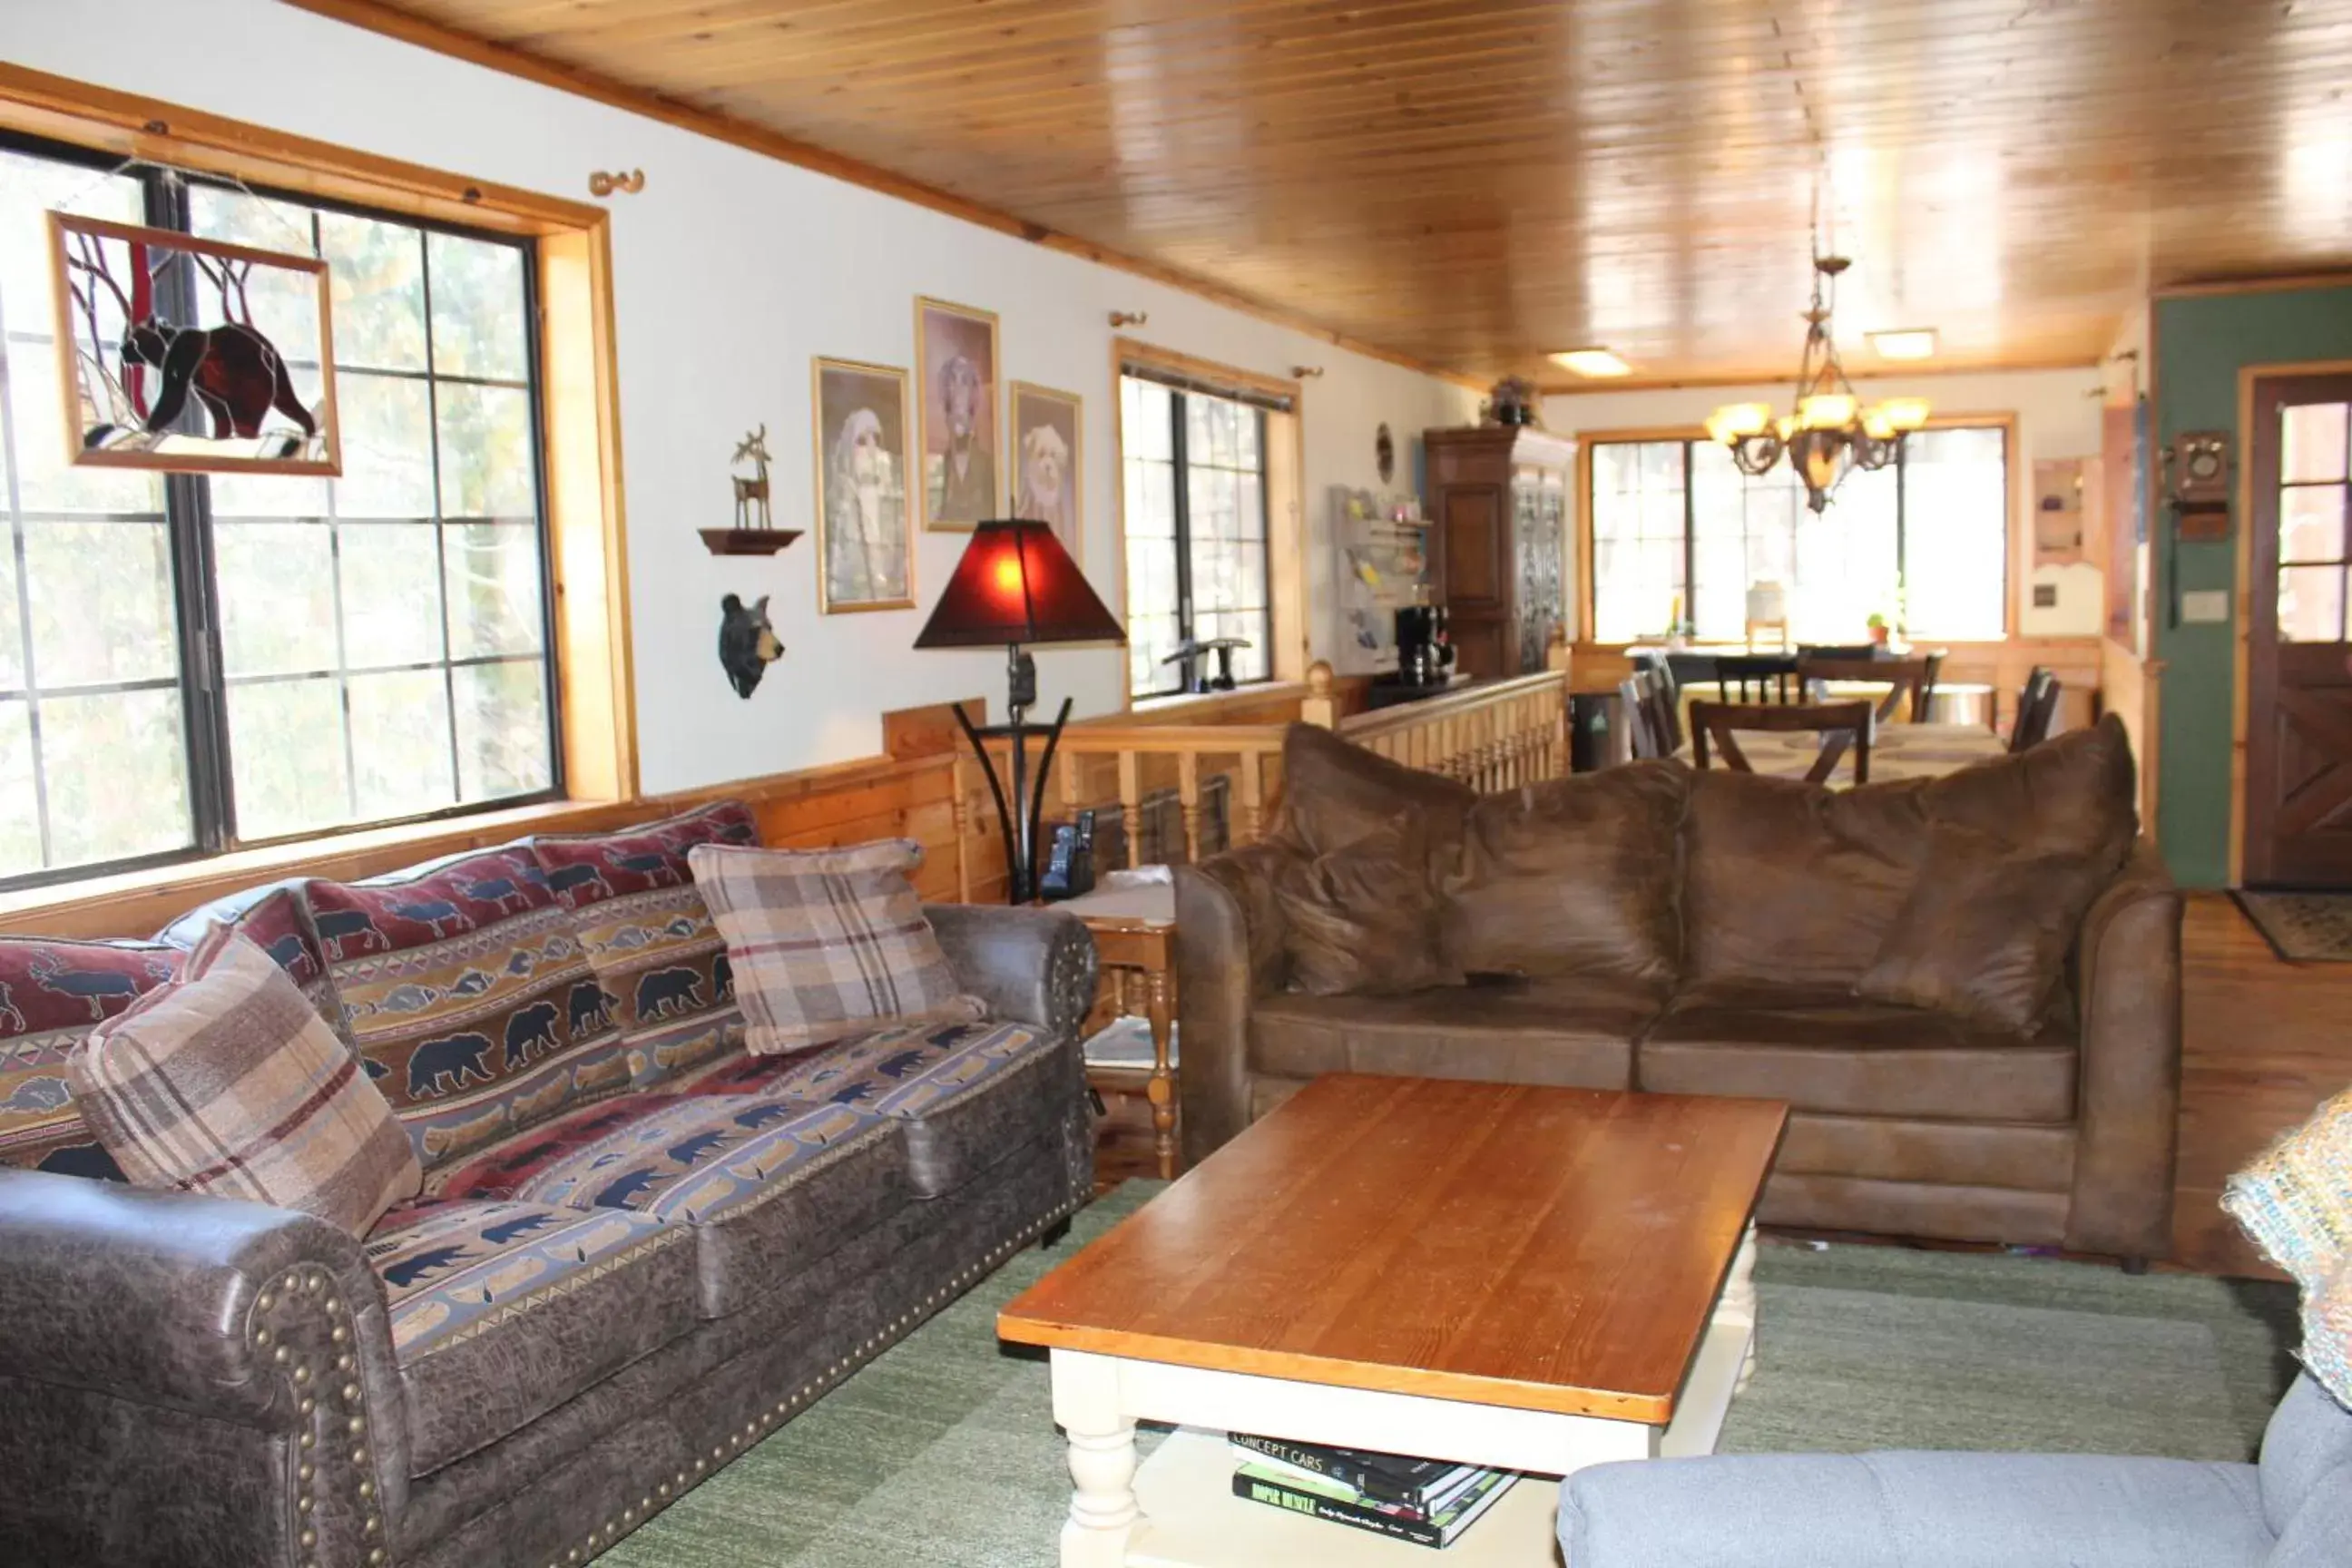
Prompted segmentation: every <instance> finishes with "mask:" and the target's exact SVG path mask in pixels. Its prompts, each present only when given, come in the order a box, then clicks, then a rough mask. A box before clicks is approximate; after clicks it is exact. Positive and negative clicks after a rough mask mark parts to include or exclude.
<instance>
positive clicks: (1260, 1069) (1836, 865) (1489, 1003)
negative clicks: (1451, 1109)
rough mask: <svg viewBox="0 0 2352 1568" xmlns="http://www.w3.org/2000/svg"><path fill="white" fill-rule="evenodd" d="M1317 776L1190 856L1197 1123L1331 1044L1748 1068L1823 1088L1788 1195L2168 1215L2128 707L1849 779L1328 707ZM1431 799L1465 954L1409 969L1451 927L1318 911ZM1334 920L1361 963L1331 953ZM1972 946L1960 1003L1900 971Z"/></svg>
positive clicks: (1606, 1063) (2104, 1215)
mask: <svg viewBox="0 0 2352 1568" xmlns="http://www.w3.org/2000/svg"><path fill="white" fill-rule="evenodd" d="M1285 779H1286V783H1285V795H1286V799H1285V803H1284V809H1283V811H1282V813H1281V816H1280V824H1279V826H1278V828H1277V830H1276V833H1275V834H1274V836H1273V837H1270V838H1269V839H1267V840H1266V841H1265V842H1262V843H1259V844H1255V845H1251V846H1248V847H1244V848H1242V849H1239V850H1236V851H1234V852H1232V853H1229V854H1226V855H1223V856H1219V857H1217V858H1214V859H1212V860H1209V861H1207V862H1205V863H1203V864H1202V866H1200V867H1198V868H1179V869H1178V871H1177V879H1176V887H1177V912H1178V927H1179V937H1178V946H1177V965H1178V974H1179V1012H1180V1017H1181V1037H1182V1048H1183V1070H1182V1089H1181V1093H1182V1112H1183V1127H1184V1144H1185V1152H1186V1154H1187V1156H1188V1158H1190V1159H1192V1160H1198V1159H1200V1158H1202V1157H1203V1156H1204V1155H1206V1154H1207V1153H1208V1152H1210V1151H1212V1150H1213V1149H1215V1148H1216V1147H1217V1146H1218V1145H1219V1144H1221V1143H1223V1142H1225V1141H1226V1140H1228V1139H1230V1138H1232V1137H1233V1136H1234V1134H1235V1133H1236V1132H1238V1131H1240V1130H1241V1129H1242V1128H1243V1127H1244V1126H1245V1125H1247V1124H1248V1122H1250V1121H1252V1120H1253V1119H1255V1117H1257V1116H1260V1115H1262V1114H1264V1113H1265V1110H1267V1109H1268V1108H1269V1107H1271V1106H1273V1105H1275V1104H1276V1103H1278V1102H1279V1101H1280V1100H1282V1099H1283V1098H1285V1097H1286V1096H1287V1095H1289V1094H1291V1093H1293V1092H1295V1091H1296V1090H1297V1089H1298V1088H1300V1087H1301V1086H1302V1085H1304V1084H1305V1083H1306V1082H1307V1081H1308V1080H1309V1079H1313V1078H1314V1077H1316V1076H1317V1075H1318V1074H1320V1073H1326V1072H1337V1071H1349V1072H1370V1073H1390V1074H1402V1075H1428V1076H1433V1077H1449V1078H1473V1079H1496V1080H1502V1081H1507V1082H1524V1083H1541V1084H1561V1085H1571V1086H1580V1087H1587V1088H1598V1089H1649V1090H1662V1091H1674V1092H1681V1093H1696V1094H1724V1095H1749V1096H1759V1097H1764V1098H1769V1099H1776V1100H1785V1101H1787V1102H1788V1103H1789V1105H1790V1109H1791V1112H1792V1114H1791V1116H1790V1123H1789V1132H1788V1136H1787V1140H1786V1142H1784V1143H1783V1145H1782V1147H1781V1150H1780V1157H1779V1162H1778V1164H1777V1166H1776V1169H1775V1173H1774V1174H1773V1176H1772V1178H1771V1181H1770V1184H1769V1186H1768V1187H1767V1189H1766V1192H1765V1195H1764V1199H1763V1203H1762V1206H1761V1208H1760V1210H1759V1218H1760V1219H1762V1220H1764V1221H1765V1222H1767V1223H1772V1224H1780V1225H1786V1226H1802V1227H1812V1228H1824V1229H1844V1230H1858V1231H1873V1232H1885V1233H1893V1234H1899V1235H1907V1236H1917V1237H1943V1238H1950V1239H1958V1240H1972V1241H1991V1242H2007V1243H2018V1244H2036V1245H2046V1246H2063V1247H2070V1248H2074V1249H2078V1250H2082V1251H2087V1252H2095V1253H2105V1254H2110V1255H2114V1256H2117V1257H2121V1258H2126V1259H2145V1258H2151V1257H2160V1256H2162V1255H2163V1254H2165V1253H2166V1252H2167V1251H2168V1249H2169V1245H2170V1227H2171V1211H2172V1162H2173V1145H2174V1136H2175V1121H2176V1116H2177V1110H2178V1101H2179V1047H2180V1028H2179V1016H2180V960H2179V926H2180V912H2181V906H2180V899H2179V893H2178V891H2177V890H2176V889H2175V888H2174V887H2173V885H2172V882H2171V880H2170V879H2169V878H2168V876H2167V874H2166V872H2165V870H2164V868H2163V866H2162V864H2161V862H2160V861H2159V860H2158V858H2157V857H2156V856H2155V854H2154V853H2153V852H2152V851H2151V850H2150V849H2148V848H2147V847H2146V846H2145V845H2142V844H2138V843H2137V841H2136V833H2137V825H2136V822H2135V818H2134V806H2133V798H2134V795H2133V784H2132V764H2131V756H2130V751H2129V746H2128V742H2126V739H2125V737H2124V735H2123V732H2122V730H2121V728H2120V726H2119V725H2116V723H2115V722H2114V721H2107V722H2106V723H2105V724H2102V725H2100V726H2098V727H2096V728H2095V729H2092V730H2089V731H2079V732H2076V733H2074V734H2071V735H2068V736H2064V737H2062V738H2061V739H2059V740H2058V741H2055V742H2050V743H2048V744H2046V745H2044V746H2042V747H2040V748H2037V749H2035V750H2033V751H2031V752H2025V753H2022V754H2021V755H2019V756H2016V757H2012V758H2007V759H2003V760H2001V761H1999V762H1996V763H1988V764H1984V765H1981V766H1979V767H1976V768H1971V769H1969V770H1966V771H1965V772H1963V773H1956V774H1953V775H1950V776H1948V777H1947V778H1943V779H1937V780H1924V781H1923V780H1911V781H1904V782H1899V783H1891V784H1881V785H1870V786H1865V787H1864V788H1861V789H1856V790H1851V791H1843V792H1831V791H1826V790H1823V789H1820V788H1817V787H1815V786H1811V785H1806V784H1796V783H1792V782H1790V781H1786V780H1780V779H1773V778H1766V777H1758V776H1753V775H1749V774H1744V773H1719V772H1709V773H1695V772H1693V771H1691V770H1689V769H1687V768H1685V767H1684V766H1682V765H1681V764H1680V763H1635V764H1633V765H1630V766H1627V767H1622V768H1618V769H1612V770H1610V771H1607V772H1604V773H1596V774H1587V775H1580V776H1578V777H1575V778H1571V779H1565V780H1560V781H1557V782H1554V783H1550V784H1539V785H1535V786H1531V787H1530V788H1528V789H1524V790H1520V791H1517V792H1513V793H1510V794H1507V795H1490V796H1486V797H1483V798H1482V797H1476V796H1473V795H1471V794H1470V793H1469V792H1468V791H1467V790H1465V789H1463V788H1462V787H1461V786H1459V785H1457V784H1452V783H1451V782H1449V781H1446V780H1444V779H1440V778H1437V777H1435V776H1433V775H1431V774H1426V773H1410V772H1408V771H1407V770H1404V769H1402V768H1399V767H1397V766H1396V765H1395V764H1393V763H1386V762H1383V761H1382V760H1381V759H1379V758H1377V757H1373V756H1370V754H1369V753H1366V752H1359V751H1356V750H1355V749H1354V748H1351V747H1349V746H1347V745H1346V744H1345V743H1344V742H1339V741H1336V740H1334V739H1332V738H1331V737H1329V736H1328V735H1326V734H1324V733H1323V732H1321V731H1313V730H1307V729H1304V728H1303V727H1302V729H1301V730H1299V731H1295V732H1294V734H1293V736H1292V738H1291V741H1290V743H1289V745H1288V748H1287V752H1286V773H1285ZM1400 828H1402V829H1403V830H1405V831H1407V832H1408V833H1409V835H1410V837H1411V838H1412V839H1414V840H1418V841H1419V842H1420V845H1421V847H1425V848H1426V851H1427V866H1426V874H1427V878H1428V887H1429V889H1430V891H1431V893H1432V894H1433V908H1434V910H1435V914H1434V922H1435V923H1434V930H1433V937H1432V940H1433V941H1434V942H1435V943H1436V949H1435V951H1436V952H1437V953H1438V954H1439V956H1440V959H1441V961H1442V965H1441V966H1442V967H1444V968H1445V969H1447V970H1450V971H1452V972H1454V973H1453V974H1452V975H1448V976H1446V977H1444V978H1448V979H1450V978H1454V976H1456V975H1458V976H1459V977H1460V979H1461V983H1459V984H1444V983H1441V984H1433V985H1425V986H1423V987H1421V988H1418V989H1412V990H1404V991H1398V990H1396V989H1394V988H1393V987H1392V986H1391V985H1390V984H1386V983H1385V978H1386V977H1388V976H1391V975H1394V974H1397V973H1410V972H1412V970H1414V969H1415V968H1416V967H1418V966H1419V963H1420V959H1421V956H1422V955H1421V954H1419V953H1417V952H1409V951H1406V950H1405V949H1404V948H1403V947H1401V946H1399V945H1398V944H1397V942H1396V939H1395V937H1394V935H1393V931H1383V930H1382V929H1381V928H1382V926H1383V922H1382V921H1378V920H1375V921H1372V922H1371V926H1370V927H1360V928H1350V927H1349V926H1348V924H1347V922H1346V921H1341V922H1340V923H1339V929H1338V931H1337V932H1336V933H1335V932H1334V931H1319V932H1318V931H1301V930H1300V929H1298V925H1297V916H1298V911H1299V909H1300V905H1299V901H1298V900H1297V899H1296V898H1294V897H1292V896H1291V889H1294V888H1295V887H1296V886H1297V884H1298V883H1299V882H1300V881H1301V880H1302V879H1307V880H1312V879H1313V878H1315V877H1316V876H1318V875H1320V876H1322V877H1323V878H1324V883H1323V884H1322V885H1325V886H1326V887H1327V890H1328V884H1329V881H1330V877H1331V876H1332V875H1339V877H1340V879H1341V880H1342V881H1344V880H1345V872H1344V868H1343V869H1342V870H1341V871H1340V872H1338V873H1334V872H1331V871H1330V867H1331V866H1332V865H1334V864H1337V863H1336V862H1329V861H1324V862H1321V864H1322V866H1323V868H1324V869H1323V870H1322V871H1321V872H1318V871H1317V869H1316V868H1317V867H1318V858H1322V857H1330V856H1334V855H1335V854H1339V855H1344V853H1345V851H1346V850H1347V847H1349V845H1351V844H1360V843H1362V842H1364V841H1367V840H1368V839H1370V836H1372V835H1375V834H1379V833H1382V832H1393V831H1397V830H1399V829H1400ZM1379 842H1383V843H1385V842H1387V841H1385V840H1382V841H1379ZM1955 846H1958V847H1957V848H1955ZM1406 858H1411V856H1410V853H1409V852H1408V855H1407V857H1406ZM1419 872H1420V868H1419V867H1415V868H1413V874H1414V875H1415V876H1418V875H1419ZM1356 885H1357V887H1358V890H1359V891H1361V890H1363V889H1362V884H1361V881H1360V880H1359V882H1358V883H1357V884H1356ZM1286 911H1288V912H1287V913H1286ZM1898 928H1899V929H1900V930H1901V931H1903V933H1904V936H1905V939H1906V940H1907V941H1909V942H1911V944H1912V945H1913V947H1914V949H1915V950H1916V951H1915V952H1914V953H1913V955H1912V959H1911V962H1910V967H1909V969H1908V970H1905V969H1904V968H1902V967H1901V966H1900V965H1898V966H1897V967H1896V968H1895V970H1892V971H1890V970H1889V969H1888V967H1887V964H1888V961H1889V954H1888V952H1887V951H1885V950H1886V949H1888V948H1889V947H1890V946H1891V945H1893V944H1895V940H1896V934H1895V933H1896V932H1897V931H1898ZM1351 930H1352V931H1353V935H1352V937H1351V936H1350V931H1351ZM1368 931H1369V932H1370V934H1369V935H1368V934H1367V932H1368ZM1335 934H1336V935H1337V936H1338V937H1339V940H1340V942H1341V952H1340V953H1339V957H1340V958H1341V959H1342V961H1343V962H1344V961H1346V960H1347V959H1348V958H1349V956H1350V954H1349V952H1348V951H1347V949H1346V946H1345V944H1346V942H1348V941H1349V940H1353V941H1354V942H1356V944H1357V946H1358V948H1359V949H1360V950H1361V951H1358V952H1354V953H1353V955H1352V956H1353V957H1354V958H1356V959H1359V960H1360V967H1361V977H1360V978H1361V982H1362V983H1361V984H1359V985H1356V986H1352V987H1350V988H1349V990H1348V991H1345V992H1342V993H1341V994H1311V993H1310V992H1308V991H1306V990H1302V989H1299V988H1297V984H1295V977H1296V975H1297V973H1300V972H1301V966H1300V965H1299V964H1298V963H1294V962H1293V959H1294V955H1295V954H1297V953H1298V952H1300V951H1301V948H1302V943H1305V944H1307V947H1308V948H1309V949H1310V950H1311V948H1312V946H1313V944H1314V943H1315V942H1317V941H1328V940H1329V939H1331V938H1333V937H1334V936H1335ZM1383 942H1386V943H1388V944H1389V948H1390V951H1386V952H1383V951H1381V944H1382V943H1383ZM2004 942H2005V943H2007V944H2008V948H2009V952H2007V953H2006V955H2005V956H2000V957H1998V958H1996V959H1994V960H1989V961H1983V962H1979V960H1978V958H1977V957H1975V956H1972V955H1980V954H1983V953H1985V952H1989V951H1991V950H1993V949H1997V948H1999V947H2000V945H2001V944H2002V943H2004ZM2021 942H2022V943H2023V945H2024V946H2026V947H2032V946H2033V945H2034V944H2036V943H2039V944H2040V947H2041V951H2042V952H2044V953H2045V954H2046V956H2047V958H2048V960H2049V963H2047V964H2046V965H2044V967H2045V968H2046V969H2047V970H2048V971H2049V972H2050V973H2049V979H2050V981H2051V983H2050V984H2049V985H2048V988H2047V991H2046V994H2045V993H2043V992H2042V991H2039V990H2037V989H2035V988H2034V987H2035V984H2036V983H2035V982H2033V981H2032V979H2031V978H2030V977H2029V976H2027V975H2026V974H2025V973H2024V972H2023V968H2021V966H2019V965H2018V964H2016V963H2013V962H2012V961H2013V960H2015V959H2016V957H2017V953H2018V950H2019V948H2020V945H2021ZM2062 953H2063V966H2061V964H2060V962H2059V960H2060V955H2061V954H2062ZM1310 956H1311V952H1310ZM1326 956H1328V953H1327V954H1326ZM1938 966H1940V967H1942V968H1945V969H1953V968H1954V967H1955V966H1958V968H1959V969H1960V971H1961V972H1959V973H1948V974H1944V975H1941V976H1934V975H1927V976H1925V979H1926V980H1927V981H1932V982H1934V984H1926V987H1925V991H1924V992H1921V993H1920V994H1935V995H1936V996H1937V997H1938V998H1939V999H1940V1000H1942V1001H1943V1002H1944V1004H1945V1005H1937V1006H1916V1005H1899V1004H1896V1003H1893V1002H1889V1001H1885V1000H1877V999H1873V998H1874V994H1875V995H1884V994H1885V993H1886V988H1887V985H1888V984H1889V982H1888V975H1889V974H1890V973H1892V974H1893V975H1894V976H1895V981H1894V984H1895V985H1896V988H1897V989H1898V990H1900V989H1901V987H1902V986H1903V985H1905V984H1909V985H1911V987H1912V989H1913V991H1915V992H1918V991H1919V990H1920V984H1921V983H1922V980H1923V972H1924V971H1926V970H1932V969H1935V968H1937V967H1938ZM2024 967H2031V966H2030V965H2029V966H2024ZM2020 987H2024V989H2022V990H2021V989H2020ZM1324 988H1325V989H1329V986H1328V984H1326V985H1325V986H1324ZM2004 988H2006V994H2007V996H2008V999H2009V1001H2010V1002H2011V1004H2014V1003H2015V1001H2016V999H2017V998H2019V997H2027V998H2030V999H2031V1002H2032V1005H2031V1009H2030V1013H2029V1015H2028V1016H2026V1017H2025V1019H2024V1021H2023V1022H2022V1023H2021V1024H2011V1025H2006V1026H2005V1025H2002V1024H1998V1023H1994V1022H1989V1021H1988V1014H1989V1013H1998V1012H2000V1007H1999V1006H1998V1005H1983V1004H1984V1003H1985V998H1986V997H1987V996H1991V997H1992V998H1993V1000H1994V1001H1996V1002H1998V1001H2000V994H2001V993H2002V992H2003V990H2004ZM1860 993H1870V994H1860Z"/></svg>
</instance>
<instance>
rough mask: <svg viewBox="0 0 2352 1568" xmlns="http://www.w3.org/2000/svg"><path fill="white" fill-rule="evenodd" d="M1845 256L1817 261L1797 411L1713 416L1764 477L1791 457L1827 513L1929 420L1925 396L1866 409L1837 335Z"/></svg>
mask: <svg viewBox="0 0 2352 1568" xmlns="http://www.w3.org/2000/svg"><path fill="white" fill-rule="evenodd" d="M1852 265H1853V263H1852V262H1851V261H1848V260H1847V259H1846V258H1844V257H1843V256H1816V257H1814V258H1813V304H1812V308H1811V310H1807V311H1806V312H1805V353H1804V357H1803V358H1802V359H1801V361H1800V362H1799V363H1798V368H1797V406H1796V412H1794V413H1792V414H1783V415H1781V416H1780V417H1779V418H1778V419H1775V418H1774V417H1773V416H1772V406H1771V405H1770V404H1768V403H1727V404H1725V405H1723V406H1722V407H1720V408H1718V409H1717V410H1716V411H1715V413H1714V414H1713V415H1711V416H1708V419H1707V422H1706V433H1707V435H1709V436H1710V437H1713V438H1714V439H1716V440H1717V441H1720V442H1722V443H1723V444H1724V445H1725V446H1727V447H1730V448H1731V460H1732V461H1733V462H1735V463H1737V464H1738V465H1739V471H1740V472H1741V473H1743V474H1746V475H1748V477H1749V478H1751V479H1761V478H1762V477H1763V476H1764V475H1766V474H1768V473H1769V472H1771V471H1772V465H1773V464H1775V463H1777V462H1779V461H1780V458H1781V457H1782V456H1783V455H1784V454H1785V455H1786V456H1787V458H1788V459H1789V466H1790V468H1794V469H1795V470H1796V471H1797V476H1798V478H1800V479H1803V480H1804V482H1805V504H1806V505H1808V506H1810V507H1811V508H1812V509H1813V510H1815V511H1817V512H1819V511H1826V510H1828V509H1829V504H1830V497H1831V495H1832V493H1833V492H1835V490H1836V489H1837V487H1838V481H1839V480H1841V479H1844V478H1845V476H1846V475H1847V474H1848V473H1849V472H1851V471H1852V470H1853V469H1855V468H1885V466H1886V465H1887V464H1889V463H1891V462H1893V461H1894V460H1895V454H1896V453H1897V452H1899V451H1900V450H1902V447H1903V437H1905V436H1906V435H1908V434H1909V433H1910V432H1911V431H1914V430H1916V429H1918V428H1919V427H1920V426H1923V425H1925V424H1926V423H1927V399H1926V398H1924V397H1890V398H1888V399H1887V400H1886V401H1885V402H1884V403H1874V404H1871V405H1868V406H1864V404H1863V401H1862V399H1861V398H1859V397H1857V396H1855V395H1854V390H1853V383H1852V382H1851V381H1848V380H1847V379H1846V375H1845V367H1844V366H1843V364H1841V363H1838V352H1837V340H1836V339H1835V338H1833V337H1832V336H1831V334H1830V315H1831V312H1832V310H1835V309H1836V302H1837V279H1838V274H1839V273H1841V272H1843V271H1844V270H1845V269H1846V268H1848V267H1851V266H1852Z"/></svg>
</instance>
